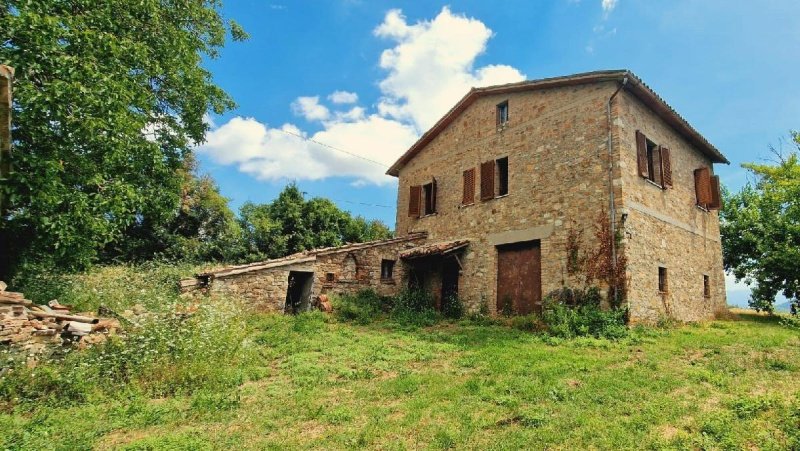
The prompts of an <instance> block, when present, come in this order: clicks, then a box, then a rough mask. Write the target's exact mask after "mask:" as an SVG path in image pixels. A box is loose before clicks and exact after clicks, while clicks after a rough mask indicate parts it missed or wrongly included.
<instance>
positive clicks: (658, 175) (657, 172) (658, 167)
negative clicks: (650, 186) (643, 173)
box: [651, 146, 664, 188]
mask: <svg viewBox="0 0 800 451" xmlns="http://www.w3.org/2000/svg"><path fill="white" fill-rule="evenodd" d="M663 169H664V167H663V166H662V164H661V146H656V147H654V148H653V173H652V174H651V175H652V176H653V181H654V182H656V183H657V184H658V185H659V186H661V187H662V188H663V187H664V172H663Z"/></svg>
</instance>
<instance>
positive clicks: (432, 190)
mask: <svg viewBox="0 0 800 451" xmlns="http://www.w3.org/2000/svg"><path fill="white" fill-rule="evenodd" d="M422 195H423V196H424V198H425V205H424V206H425V211H424V214H425V215H432V214H434V213H436V181H435V180H434V181H433V182H431V183H428V184H425V185H422Z"/></svg>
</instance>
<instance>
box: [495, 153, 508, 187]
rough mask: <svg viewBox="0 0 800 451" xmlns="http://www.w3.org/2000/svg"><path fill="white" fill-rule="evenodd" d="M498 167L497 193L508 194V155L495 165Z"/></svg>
mask: <svg viewBox="0 0 800 451" xmlns="http://www.w3.org/2000/svg"><path fill="white" fill-rule="evenodd" d="M494 167H495V168H497V195H498V196H505V195H506V194H508V157H504V158H500V159H498V160H497V161H496V162H495V165H494Z"/></svg>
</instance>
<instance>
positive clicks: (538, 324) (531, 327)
mask: <svg viewBox="0 0 800 451" xmlns="http://www.w3.org/2000/svg"><path fill="white" fill-rule="evenodd" d="M511 327H513V328H514V329H519V330H524V331H526V332H536V331H540V330H543V329H544V328H545V326H544V324H543V323H542V319H541V318H540V317H539V315H536V314H535V313H531V314H530V315H524V316H515V317H513V318H511Z"/></svg>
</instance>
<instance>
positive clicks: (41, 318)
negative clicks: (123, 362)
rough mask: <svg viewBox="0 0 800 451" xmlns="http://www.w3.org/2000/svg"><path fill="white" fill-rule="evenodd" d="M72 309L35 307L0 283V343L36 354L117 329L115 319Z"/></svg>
mask: <svg viewBox="0 0 800 451" xmlns="http://www.w3.org/2000/svg"><path fill="white" fill-rule="evenodd" d="M71 310H72V308H71V307H70V306H68V305H62V304H60V303H59V302H58V301H57V300H53V301H50V302H49V303H47V305H39V304H36V303H34V302H33V301H30V300H28V299H25V296H24V295H23V294H22V293H16V292H12V291H6V284H5V283H4V282H1V281H0V344H10V345H17V346H21V347H22V348H24V349H25V350H27V351H30V352H31V353H37V352H38V351H41V350H42V349H43V348H45V347H47V346H48V345H54V344H62V343H63V340H65V339H67V340H71V341H78V340H81V338H82V337H84V336H86V335H93V334H101V333H103V334H108V333H113V332H115V331H116V330H117V329H119V327H120V324H119V321H117V320H116V319H107V318H96V317H92V316H86V315H73V314H72V313H71ZM87 341H91V342H97V341H98V340H97V339H92V340H87Z"/></svg>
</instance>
